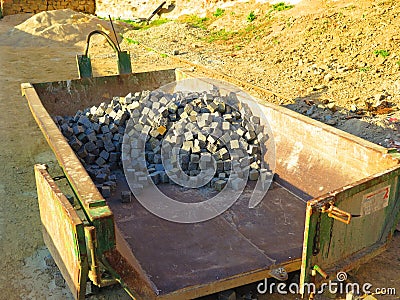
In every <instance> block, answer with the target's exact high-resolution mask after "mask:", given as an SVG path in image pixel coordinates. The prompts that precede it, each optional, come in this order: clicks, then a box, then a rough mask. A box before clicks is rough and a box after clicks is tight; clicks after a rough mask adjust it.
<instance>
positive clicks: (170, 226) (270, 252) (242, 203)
mask: <svg viewBox="0 0 400 300" xmlns="http://www.w3.org/2000/svg"><path fill="white" fill-rule="evenodd" d="M124 184H125V185H126V183H124V182H120V183H119V188H120V189H121V190H123V189H124V188H128V187H127V186H124ZM159 187H160V189H161V190H162V191H163V192H164V193H165V194H167V195H169V196H172V197H174V198H176V197H177V196H178V197H180V198H181V199H183V200H184V201H188V200H189V199H190V201H191V202H193V201H194V202H198V201H203V200H205V199H206V197H205V196H204V193H201V192H199V191H197V190H194V189H182V188H179V187H178V186H173V185H162V186H159ZM252 188H253V187H250V186H249V187H248V189H247V192H245V194H244V196H243V197H241V198H240V199H239V200H238V201H237V202H236V203H235V204H234V205H233V206H232V207H231V208H230V209H229V210H228V211H226V212H225V213H224V214H222V215H221V216H219V217H217V218H214V219H212V220H210V221H207V222H202V223H197V224H178V223H173V222H169V221H166V220H163V219H161V218H158V217H157V216H155V215H153V214H152V213H150V212H148V211H147V210H146V209H145V208H143V207H142V206H141V204H140V203H139V202H137V201H136V200H135V201H134V202H132V203H128V204H123V203H121V202H120V200H119V199H118V195H119V194H118V191H117V192H116V195H117V196H116V197H115V198H112V199H111V200H110V201H108V205H109V206H110V208H111V210H112V211H113V213H114V214H115V220H116V225H117V227H118V229H119V231H120V233H121V236H122V238H123V240H124V241H125V243H126V245H125V246H127V247H125V250H123V251H121V252H124V253H125V255H124V256H125V257H128V258H129V257H131V258H133V257H134V258H135V259H136V260H137V261H138V262H139V263H140V267H141V269H142V270H135V272H133V271H131V272H132V274H136V273H142V274H145V281H146V282H147V286H148V287H150V288H151V289H152V290H153V297H154V296H155V295H157V294H158V295H159V296H160V297H161V296H162V298H164V297H165V298H166V299H167V298H168V299H169V298H170V299H190V298H193V297H199V296H202V295H204V294H202V292H203V293H204V291H201V288H203V287H206V286H208V285H213V291H214V292H216V291H221V290H225V289H227V288H230V287H234V286H237V285H243V284H246V283H250V282H254V281H257V280H261V279H263V278H265V277H269V274H268V270H269V269H270V268H274V267H275V266H276V265H284V266H285V265H288V268H289V269H291V270H294V269H298V268H299V258H300V256H301V242H302V234H303V224H304V209H305V202H304V201H302V200H301V199H299V198H298V197H296V196H294V195H293V194H292V193H290V192H289V191H287V190H286V189H284V188H282V187H281V186H279V185H278V184H273V187H272V189H271V190H270V192H269V193H268V194H267V195H266V197H265V198H264V199H263V201H262V203H261V204H260V205H259V206H258V207H257V208H255V209H251V210H250V209H249V208H248V200H249V197H250V194H249V191H250V190H252ZM118 247H119V245H118V243H117V249H118ZM127 251H128V252H129V253H126V252H127ZM111 265H113V266H114V267H115V268H116V269H118V271H120V272H121V271H122V272H123V268H124V267H123V268H122V269H121V263H120V262H118V261H113V262H112V263H111ZM142 276H143V275H142ZM134 280H137V279H135V278H129V276H126V277H125V281H127V282H129V281H134Z"/></svg>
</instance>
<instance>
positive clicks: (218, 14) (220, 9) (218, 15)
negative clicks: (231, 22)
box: [213, 8, 225, 18]
mask: <svg viewBox="0 0 400 300" xmlns="http://www.w3.org/2000/svg"><path fill="white" fill-rule="evenodd" d="M224 12H225V9H222V8H217V9H216V10H215V13H213V16H214V17H217V18H218V17H220V16H222V15H223V14H224Z"/></svg>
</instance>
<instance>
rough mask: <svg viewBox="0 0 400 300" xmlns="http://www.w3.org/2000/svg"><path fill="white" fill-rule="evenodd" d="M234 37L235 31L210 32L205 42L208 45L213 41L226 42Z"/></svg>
mask: <svg viewBox="0 0 400 300" xmlns="http://www.w3.org/2000/svg"><path fill="white" fill-rule="evenodd" d="M235 35H237V32H235V31H226V30H225V29H221V30H217V31H212V32H210V34H209V36H208V37H207V38H206V41H207V42H209V43H212V42H215V41H226V40H229V39H231V38H233V37H234V36H235Z"/></svg>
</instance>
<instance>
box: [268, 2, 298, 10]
mask: <svg viewBox="0 0 400 300" xmlns="http://www.w3.org/2000/svg"><path fill="white" fill-rule="evenodd" d="M293 7H294V5H287V4H286V3H285V2H279V3H276V4H273V5H272V10H275V11H283V10H288V9H291V8H293Z"/></svg>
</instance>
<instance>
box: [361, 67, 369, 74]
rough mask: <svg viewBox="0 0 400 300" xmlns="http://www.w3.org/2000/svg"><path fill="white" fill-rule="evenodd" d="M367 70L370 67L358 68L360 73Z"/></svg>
mask: <svg viewBox="0 0 400 300" xmlns="http://www.w3.org/2000/svg"><path fill="white" fill-rule="evenodd" d="M369 70H371V68H370V67H363V68H360V72H362V73H365V72H368V71H369Z"/></svg>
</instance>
